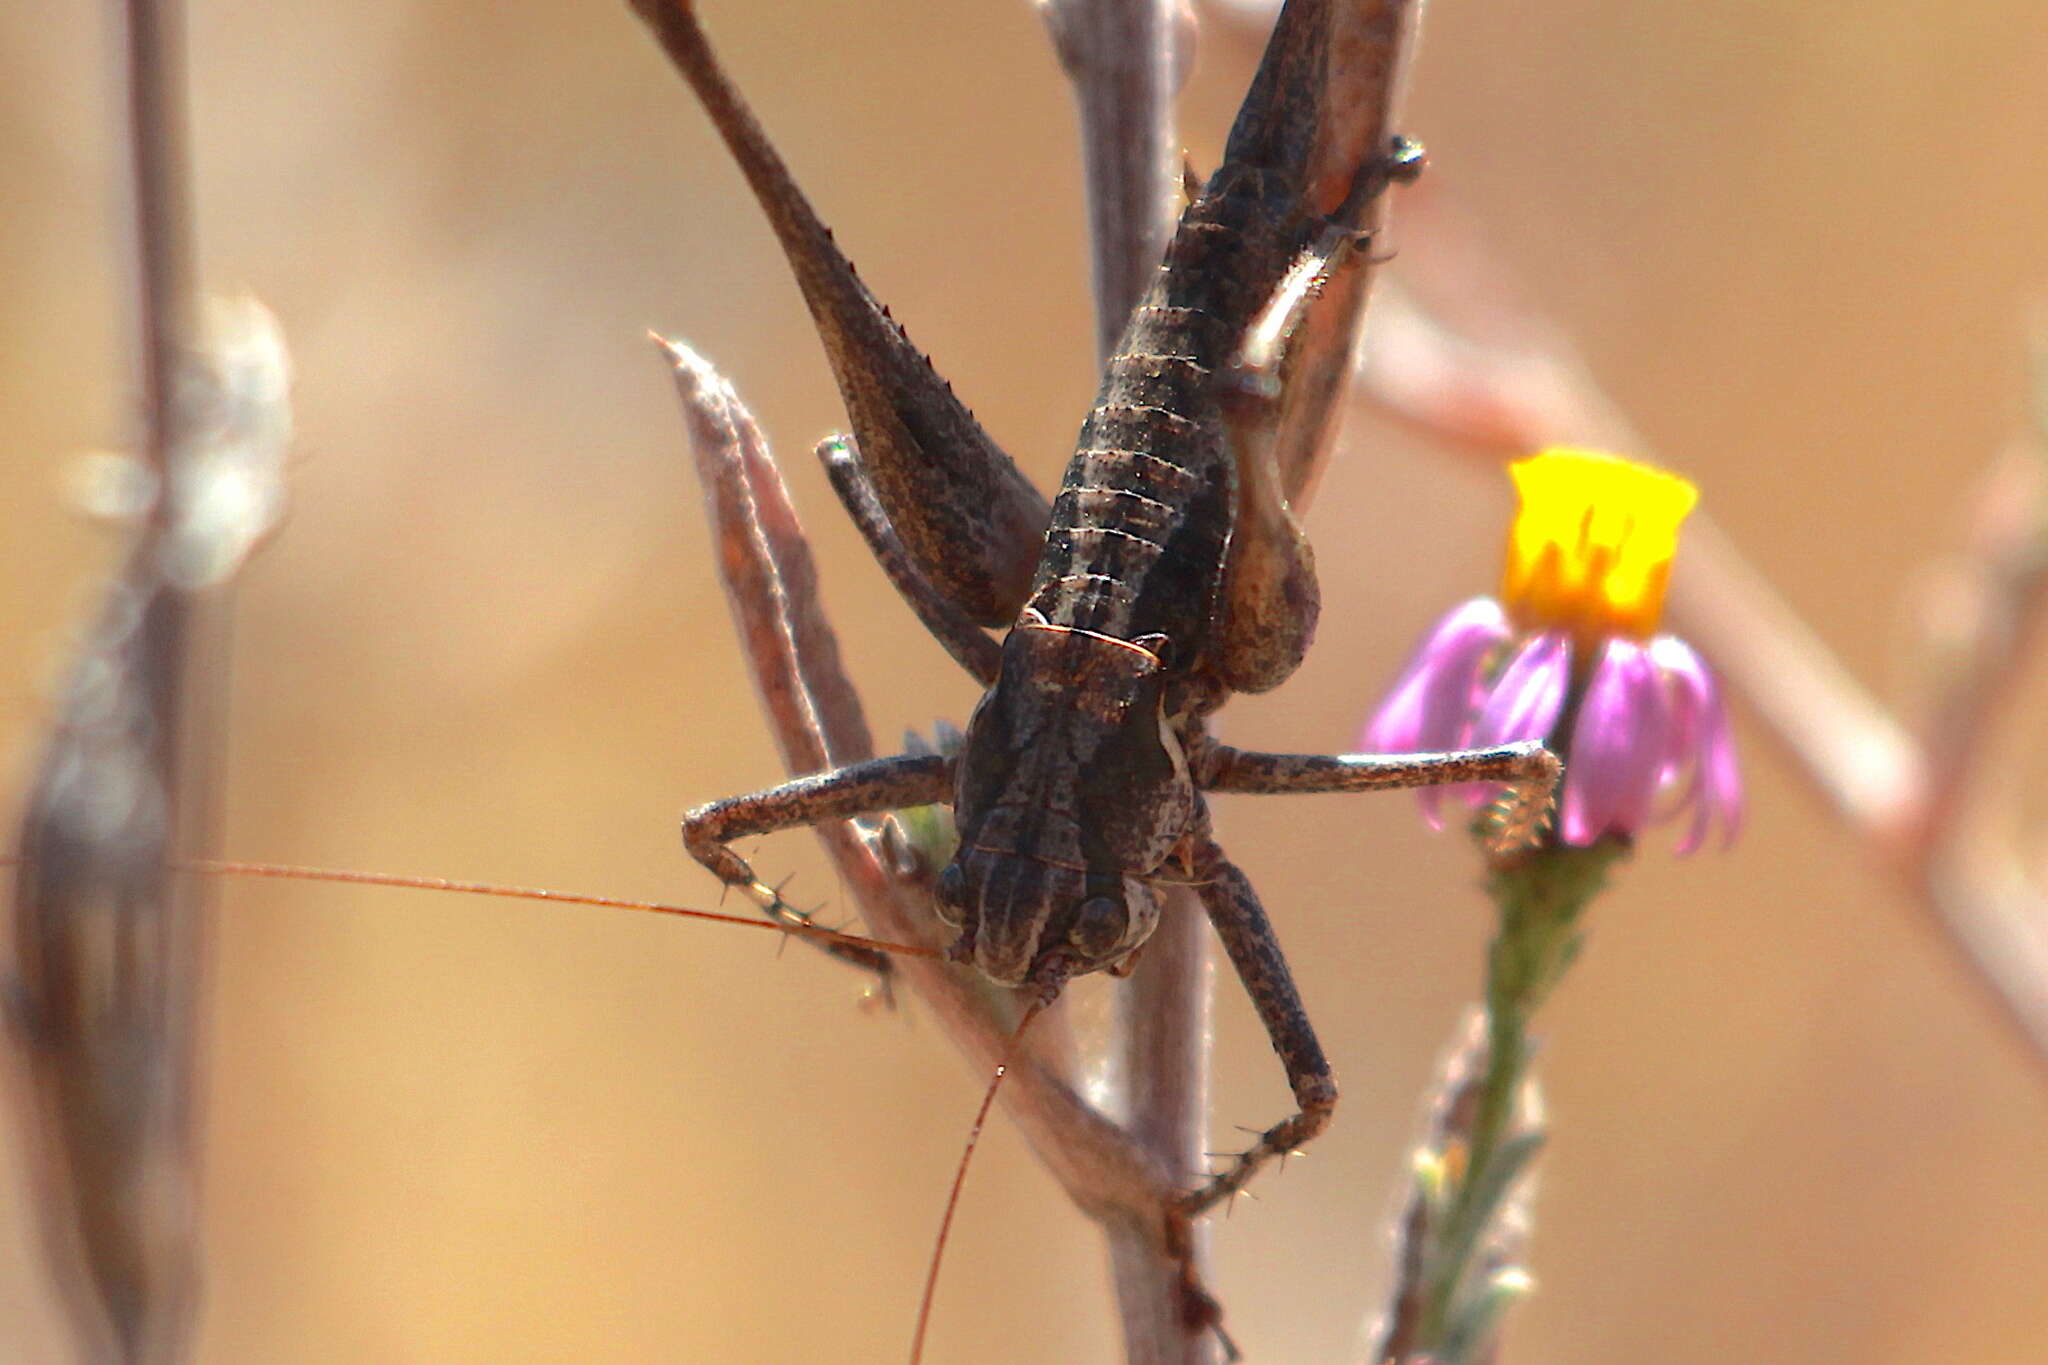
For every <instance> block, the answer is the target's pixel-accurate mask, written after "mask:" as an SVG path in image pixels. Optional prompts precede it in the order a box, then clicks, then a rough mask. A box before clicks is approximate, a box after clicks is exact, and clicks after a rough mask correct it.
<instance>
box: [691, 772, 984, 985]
mask: <svg viewBox="0 0 2048 1365" xmlns="http://www.w3.org/2000/svg"><path fill="white" fill-rule="evenodd" d="M953 771H954V760H953V759H951V758H949V757H947V756H946V755H944V754H899V755H897V756H896V757H894V758H876V759H869V760H868V761H867V762H865V763H852V764H848V765H847V766H846V767H844V768H835V769H833V770H832V771H831V772H824V773H813V774H811V775H810V776H808V777H799V778H797V779H795V780H794V781H790V782H784V783H782V784H781V785H779V786H774V787H770V788H768V789H767V790H765V791H758V792H753V793H750V794H749V795H746V796H730V797H727V798H726V799H725V800H723V801H713V802H711V803H709V804H708V805H703V806H699V807H697V808H696V809H695V810H693V811H690V812H688V813H687V814H685V815H684V816H683V845H684V847H686V848H688V849H689V850H690V856H691V857H693V858H695V859H696V860H697V861H698V862H700V863H702V864H704V866H706V867H708V868H710V869H711V872H712V875H714V876H716V877H717V878H718V879H719V880H720V881H722V882H724V883H725V884H726V885H727V886H736V887H738V888H740V889H741V890H742V891H744V892H746V893H747V895H748V896H749V897H750V898H752V900H753V901H754V903H755V904H757V905H759V906H760V907H761V910H762V912H763V913H765V914H766V915H767V916H768V917H769V918H770V919H772V920H775V921H777V922H778V923H783V924H788V923H801V924H808V923H809V922H810V917H809V916H808V915H806V914H805V913H804V912H803V911H801V910H798V909H796V908H795V907H794V906H792V905H790V904H789V903H788V902H787V901H785V900H783V899H782V895H781V893H780V892H779V891H777V890H776V889H775V888H774V887H772V886H769V885H767V884H766V883H765V882H763V881H762V880H761V879H760V878H759V877H757V876H755V875H754V869H753V868H752V867H750V866H748V864H747V860H746V859H744V858H742V857H741V856H740V855H739V854H737V853H735V852H733V851H732V849H731V848H730V847H728V845H730V844H731V843H732V842H733V841H734V840H735V839H744V838H746V837H747V836H748V835H750V834H772V833H774V832H776V831H777V830H785V829H797V828H800V827H802V826H807V825H818V824H823V823H824V822H826V821H828V820H850V819H852V818H854V817H855V816H859V815H875V814H878V813H880V812H882V811H891V810H903V809H906V808H908V807H911V806H932V805H938V804H939V803H941V802H946V801H951V800H952V799H953ZM825 951H827V952H829V953H831V954H832V955H833V956H834V957H837V958H840V959H841V960H843V961H847V962H851V963H853V964H854V965H856V966H859V967H862V968H864V969H866V970H869V971H876V972H885V971H886V967H885V966H884V964H883V963H882V961H881V960H880V959H879V958H878V957H877V955H875V954H873V953H871V952H869V951H867V950H865V949H862V948H857V947H851V946H848V945H843V944H834V945H832V946H831V947H828V948H827V949H826V950H825Z"/></svg>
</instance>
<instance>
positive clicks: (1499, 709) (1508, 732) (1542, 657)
mask: <svg viewBox="0 0 2048 1365" xmlns="http://www.w3.org/2000/svg"><path fill="white" fill-rule="evenodd" d="M1571 678H1572V643H1571V640H1570V638H1569V637H1567V636H1565V635H1562V634H1559V633H1558V632H1556V631H1545V632H1544V633H1543V634H1541V635H1534V636H1531V637H1530V638H1529V639H1528V640H1527V641H1525V642H1524V643H1523V645H1522V647H1521V648H1520V649H1519V650H1517V651H1515V657H1514V658H1512V659H1510V660H1508V666H1507V667H1506V668H1504V669H1502V670H1501V672H1500V677H1498V678H1496V679H1495V680H1494V683H1493V686H1492V687H1490V688H1489V689H1487V694H1486V704H1485V705H1484V706H1482V707H1481V708H1480V710H1479V716H1478V718H1477V719H1476V720H1474V721H1473V723H1472V728H1471V730H1470V732H1469V733H1468V735H1467V736H1466V737H1465V739H1464V741H1463V742H1464V743H1465V744H1467V745H1470V746H1471V747H1472V748H1475V749H1483V748H1486V747H1488V746H1490V745H1494V744H1513V743H1515V742H1516V741H1517V740H1524V739H1542V738H1544V737H1546V736H1547V735H1549V733H1550V729H1551V727H1552V726H1554V725H1556V724H1557V717H1558V713H1559V712H1560V711H1562V710H1563V709H1564V694H1565V688H1566V686H1567V685H1568V684H1569V683H1570V682H1571Z"/></svg>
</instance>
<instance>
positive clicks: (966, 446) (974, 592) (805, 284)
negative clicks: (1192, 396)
mask: <svg viewBox="0 0 2048 1365" xmlns="http://www.w3.org/2000/svg"><path fill="white" fill-rule="evenodd" d="M632 4H633V8H634V9H635V10H637V11H638V12H639V14H640V17H641V18H642V19H644V20H645V21H646V22H647V24H648V26H649V27H650V28H651V29H652V30H653V32H654V35H655V37H656V38H657V39H658V40H659V41H660V43H661V45H662V48H663V50H664V51H666V52H667V53H668V55H669V59H670V60H671V61H672V62H674V63H675V66H676V69H677V71H678V72H680V73H681V75H682V76H683V78H684V79H685V80H687V81H688V82H689V84H690V87H691V89H692V90H694V91H695V92H696V94H697V98H698V100H699V102H700V103H702V104H703V106H704V110H705V112H706V113H707V114H709V115H710V116H711V121H712V123H713V124H714V125H715V126H716V127H717V129H718V131H719V134H720V136H721V137H723V138H724V139H725V144H726V147H727V149H728V150H730V151H731V153H732V156H733V160H734V162H735V163H736V164H737V165H738V166H739V168H740V171H741V173H742V174H744V175H745V176H746V178H747V183H748V184H749V185H750V186H751V187H752V188H753V190H754V195H755V197H756V198H757V199H758V200H759V201H760V203H761V208H762V211H763V212H764V213H766V215H767V217H768V221H769V224H770V225H771V226H772V227H773V228H774V230H775V236H776V239H777V240H778V241H779V242H781V244H782V249H783V254H784V255H786V256H787V257H788V258H789V265H790V270H791V273H792V274H793V275H795V277H796V283H797V287H798V288H799V289H800V290H801V291H802V292H803V296H804V302H805V304H806V305H807V306H808V307H809V308H810V310H811V316H812V318H813V319H814V320H815V321H816V323H817V325H818V336H819V340H820V341H821V342H822V343H823V345H824V347H825V356H826V359H827V360H828V361H830V363H831V366H832V373H833V376H834V377H835V378H836V379H837V380H838V381H839V391H840V395H841V396H842V397H843V398H844V399H845V401H846V413H847V417H848V418H849V419H850V420H851V421H852V423H853V431H854V435H856V436H857V437H859V438H860V447H861V455H862V458H863V459H864V460H865V461H866V467H867V473H868V475H869V477H870V479H871V481H872V483H873V486H874V490H875V496H876V498H877V499H878V500H879V501H880V502H881V504H882V506H883V507H884V508H886V509H887V511H888V514H889V521H890V524H891V525H892V526H893V527H894V528H895V531H896V534H897V536H898V537H899V538H900V539H901V540H902V542H903V546H904V549H905V551H906V553H907V554H908V555H909V558H910V561H911V563H913V564H915V565H916V566H917V568H918V571H919V572H920V573H922V574H923V575H924V577H925V578H926V579H928V580H930V582H931V583H932V584H933V585H934V586H935V587H937V588H938V589H939V590H940V591H942V592H943V593H945V594H946V596H947V597H948V598H950V599H951V600H952V601H953V602H955V603H956V604H958V606H959V607H960V609H961V610H962V611H964V612H966V613H967V614H968V615H969V616H970V617H972V618H973V619H974V620H976V621H978V622H980V623H981V624H983V625H988V626H1000V625H1007V624H1009V622H1010V620H1011V619H1012V618H1013V617H1015V616H1016V614H1017V612H1018V610H1019V609H1020V608H1022V607H1023V605H1024V600H1025V598H1026V597H1028V596H1029V595H1030V592H1031V582H1032V572H1033V570H1034V569H1035V568H1036V566H1037V563H1038V549H1039V544H1040V542H1041V540H1042V539H1043V538H1044V535H1045V524H1046V520H1047V518H1048V517H1049V516H1050V515H1051V509H1050V508H1049V507H1048V506H1047V504H1046V501H1045V499H1044V497H1042V496H1041V495H1040V494H1039V492H1038V490H1037V489H1035V488H1033V487H1032V486H1031V482H1030V480H1028V479H1026V478H1025V477H1024V475H1023V474H1022V472H1020V471H1019V470H1018V468H1017V466H1016V465H1015V464H1014V463H1013V462H1012V461H1011V459H1010V457H1009V456H1008V455H1006V454H1004V453H1003V451H1002V449H1001V448H1000V447H998V446H997V445H996V443H995V442H994V441H993V440H992V439H990V437H989V435H988V433H987V432H986V431H984V430H983V429H982V427H981V424H980V423H979V422H977V421H976V420H975V418H974V414H973V413H971V412H969V411H968V410H967V406H966V405H965V404H964V403H962V402H961V401H960V400H959V399H958V398H956V397H955V396H954V394H953V390H952V388H951V387H950V386H949V385H948V384H947V383H946V382H945V381H944V380H943V379H941V378H939V376H938V374H937V373H936V372H935V371H934V370H933V369H932V367H931V364H930V362H929V361H927V360H926V359H925V357H924V355H923V353H922V352H920V351H919V350H918V349H917V348H916V347H915V346H913V345H912V344H911V342H910V339H909V338H908V337H907V336H905V335H904V333H903V329H902V328H901V327H899V326H898V325H897V324H896V321H895V319H894V318H892V317H890V316H889V313H888V310H886V309H885V308H883V307H882V305H881V304H880V303H878V302H877V301H876V299H875V297H874V295H873V294H871V293H869V292H868V287H867V286H866V285H865V284H863V283H862V282H861V279H860V277H859V276H858V275H857V274H855V273H854V269H853V265H852V263H851V262H850V261H848V260H847V259H846V257H845V255H844V254H842V253H841V252H840V250H839V248H838V247H837V246H836V245H835V244H834V243H833V241H832V234H831V233H830V232H828V231H827V230H826V228H825V225H824V223H823V222H821V221H820V220H819V218H818V215H817V214H816V212H815V211H814V210H813V209H812V208H811V204H810V201H809V200H807V199H806V198H805V197H804V194H803V192H802V191H801V190H800V189H798V188H797V185H796V182H795V180H794V179H792V178H791V176H790V173H789V168H788V167H787V166H785V165H784V164H783V161H782V158H781V156H780V155H778V154H777V153H776V151H775V148H774V146H773V145H772V144H770V142H769V141H768V137H767V134H766V133H764V132H763V131H762V130H761V126H760V124H759V123H757V122H756V121H755V119H754V116H753V114H752V112H750V111H749V110H748V108H747V106H746V102H745V101H744V100H742V99H741V98H740V94H739V91H738V90H737V89H735V88H734V86H733V84H732V81H731V80H730V79H729V78H728V77H727V75H726V74H725V71H724V69H723V68H722V67H720V66H719V64H718V60H717V58H716V57H715V56H713V54H712V51H711V46H710V44H709V43H708V42H707V41H706V40H705V37H704V31H703V29H702V28H700V27H699V26H698V23H697V17H696V15H695V14H694V13H693V12H692V7H691V4H690V3H689V0H632Z"/></svg>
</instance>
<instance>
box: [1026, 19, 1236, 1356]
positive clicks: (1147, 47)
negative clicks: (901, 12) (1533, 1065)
mask: <svg viewBox="0 0 2048 1365" xmlns="http://www.w3.org/2000/svg"><path fill="white" fill-rule="evenodd" d="M1042 9H1043V12H1044V14H1045V18H1046V22H1047V24H1048V26H1049V27H1050V28H1051V30H1052V34H1053V40H1054V45H1055V47H1056V48H1057V50H1058V52H1059V57H1060V61H1061V64H1062V65H1063V66H1064V67H1065V68H1066V71H1067V74H1068V76H1069V78H1070V79H1071V80H1072V82H1073V86H1074V94H1075V99H1076V102H1077V103H1078V105H1079V108H1080V115H1081V141H1082V160H1083V163H1084V167H1085V170H1086V176H1087V185H1088V225H1089V240H1090V243H1091V247H1092V254H1093V259H1094V280H1095V321H1096V350H1097V359H1098V360H1106V359H1107V358H1108V357H1109V355H1110V354H1111V353H1112V352H1113V351H1114V350H1115V347H1116V344H1117V341H1118V339H1119V338H1120V337H1121V336H1122V334H1123V330H1124V324H1125V322H1126V321H1127V320H1128V319H1129V317H1130V314H1131V310H1132V309H1133V308H1134V307H1136V306H1137V303H1138V299H1139V297H1140V296H1141V295H1142V294H1143V293H1144V292H1145V289H1146V288H1147V286H1148V285H1149V284H1150V282H1151V278H1152V275H1153V272H1154V271H1155V270H1156V269H1157V268H1158V263H1159V257H1160V253H1161V252H1162V251H1163V250H1164V249H1165V246H1166V240H1167V238H1168V237H1169V236H1170V235H1171V233H1172V231H1173V220H1174V213H1173V203H1174V194H1175V190H1176V188H1177V186H1178V183H1179V177H1178V175H1177V173H1176V168H1175V164H1174V152H1175V150H1176V147H1177V139H1176V136H1175V133H1174V117H1173V96H1174V93H1175V90H1176V89H1177V87H1178V85H1179V78H1180V73H1181V72H1183V71H1185V70H1186V67H1187V63H1188V57H1189V53H1188V51H1187V49H1188V48H1189V47H1190V46H1191V45H1192V41H1193V26H1192V22H1191V20H1190V19H1189V17H1188V15H1187V13H1186V11H1185V8H1184V6H1183V5H1182V4H1181V3H1179V0H1045V3H1044V4H1043V5H1042ZM1208 934H1209V931H1208V923H1207V918H1206V916H1205V915H1204V914H1203V912H1202V907H1201V902H1200V901H1199V900H1198V899H1196V897H1195V895H1194V894H1193V893H1192V892H1191V891H1189V890H1187V889H1186V888H1185V887H1176V888H1173V889H1172V890H1171V891H1170V892H1169V893H1168V896H1167V906H1166V913H1165V914H1164V915H1163V916H1162V917H1161V919H1160V924H1159V928H1158V930H1157V931H1156V932H1154V934H1153V936H1152V938H1151V940H1150V941H1149V942H1148V943H1147V944H1146V945H1145V951H1144V953H1143V954H1142V955H1141V956H1140V958H1139V960H1138V966H1137V970H1136V971H1135V972H1134V973H1133V974H1132V975H1131V978H1130V979H1129V980H1128V981H1126V982H1125V983H1124V984H1123V986H1122V988H1121V989H1120V990H1119V991H1118V993H1117V1015H1116V1024H1115V1032H1114V1036H1113V1038H1112V1041H1111V1048H1112V1055H1111V1057H1110V1059H1109V1065H1110V1074H1111V1077H1112V1089H1113V1095H1114V1099H1113V1103H1114V1104H1115V1106H1116V1109H1117V1113H1118V1117H1119V1118H1120V1120H1121V1121H1122V1122H1123V1124H1124V1126H1125V1128H1126V1129H1127V1130H1128V1131H1129V1132H1130V1134H1131V1137H1132V1139H1133V1140H1134V1141H1136V1142H1137V1143H1138V1145H1139V1146H1140V1147H1141V1148H1142V1149H1143V1150H1144V1151H1145V1152H1146V1154H1147V1155H1148V1156H1149V1157H1151V1158H1152V1160H1154V1161H1155V1162H1157V1163H1158V1165H1159V1167H1160V1169H1162V1170H1163V1171H1165V1172H1166V1173H1167V1176H1168V1178H1169V1179H1170V1180H1171V1181H1172V1182H1173V1184H1174V1185H1175V1187H1176V1188H1179V1189H1192V1188H1193V1187H1194V1186H1195V1185H1196V1184H1198V1183H1199V1179H1200V1175H1201V1173H1202V1160H1203V1157H1202V1153H1203V1150H1204V1148H1205V1147H1206V1146H1207V1143H1206V1141H1205V1138H1206V1135H1207V1131H1208V1119H1209V1033H1210V1026H1209V1013H1210V1000H1211V994H1212V991H1211V984H1212V971H1211V967H1210V960H1209V938H1208ZM1102 1227H1103V1235H1104V1237H1105V1238H1107V1240H1108V1243H1109V1256H1110V1270H1111V1275H1112V1278H1113V1281H1114V1283H1115V1287H1116V1295H1117V1311H1118V1316H1119V1318H1120V1320H1121V1322H1122V1326H1123V1334H1124V1352H1125V1356H1126V1358H1127V1359H1128V1360H1131V1361H1134V1362H1135V1361H1145V1362H1160V1363H1161V1365H1165V1363H1166V1362H1187V1363H1188V1365H1200V1362H1205V1361H1209V1360H1213V1359H1215V1358H1216V1356H1217V1353H1218V1344H1217V1343H1216V1342H1215V1341H1214V1339H1213V1337H1212V1336H1211V1335H1210V1334H1208V1333H1203V1332H1199V1331H1196V1332H1191V1331H1190V1330H1189V1327H1188V1324H1187V1321H1186V1313H1185V1310H1184V1307H1183V1304H1182V1297H1183V1296H1182V1293H1181V1281H1182V1278H1183V1276H1184V1275H1185V1274H1186V1273H1187V1268H1188V1267H1187V1262H1188V1261H1189V1260H1192V1261H1193V1262H1194V1263H1195V1264H1199V1262H1200V1260H1201V1255H1202V1242H1203V1240H1204V1239H1203V1238H1202V1237H1201V1236H1200V1234H1199V1232H1198V1231H1195V1230H1190V1233H1189V1241H1188V1244H1187V1245H1186V1246H1185V1247H1184V1248H1180V1249H1177V1251H1178V1254H1176V1249H1167V1250H1166V1251H1165V1252H1164V1253H1162V1248H1160V1246H1159V1245H1158V1242H1157V1238H1156V1233H1155V1232H1154V1230H1152V1229H1149V1228H1146V1227H1143V1226H1141V1225H1136V1224H1133V1223H1132V1222H1130V1221H1129V1220H1128V1219H1123V1218H1111V1219H1106V1220H1104V1221H1103V1224H1102Z"/></svg>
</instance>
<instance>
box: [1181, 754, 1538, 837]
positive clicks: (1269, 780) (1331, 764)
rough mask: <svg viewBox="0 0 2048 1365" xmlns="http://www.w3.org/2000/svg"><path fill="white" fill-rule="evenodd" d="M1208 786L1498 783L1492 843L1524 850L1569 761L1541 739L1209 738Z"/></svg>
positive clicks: (1201, 764) (1204, 763)
mask: <svg viewBox="0 0 2048 1365" xmlns="http://www.w3.org/2000/svg"><path fill="white" fill-rule="evenodd" d="M1189 765H1190V767H1191V769H1192V770H1193V772H1194V777H1195V782H1196V784H1197V785H1198V786H1200V787H1201V788H1202V789H1203V790H1204V791H1217V792H1261V793H1268V794H1276V793H1283V792H1363V791H1385V790H1388V789H1392V788H1402V787H1434V786H1442V785H1446V784H1450V783H1459V782H1500V783H1505V784H1507V786H1508V789H1509V799H1508V801H1507V804H1506V806H1505V807H1504V808H1503V809H1502V810H1501V812H1500V813H1499V816H1498V820H1499V824H1498V827H1497V828H1496V829H1495V831H1494V833H1493V836H1492V842H1493V844H1494V846H1495V847H1496V848H1499V849H1503V850H1505V849H1513V848H1519V847H1521V846H1523V845H1525V844H1528V843H1530V842H1531V841H1532V840H1534V839H1535V837H1536V835H1537V834H1538V833H1540V832H1541V830H1542V827H1543V822H1544V820H1545V819H1546V817H1547V816H1548V815H1549V813H1550V808H1551V804H1552V802H1553V800H1554V798H1555V797H1556V795H1557V786H1558V783H1560V782H1562V781H1563V780H1564V764H1563V763H1561V762H1560V761H1559V760H1558V757H1557V755H1556V754H1553V753H1552V752H1550V750H1548V749H1546V748H1544V747H1543V745H1542V744H1541V743H1539V742H1537V741H1536V740H1525V741H1522V742H1521V743H1517V744H1499V745H1495V746H1494V747H1492V748H1490V749H1452V750H1449V751H1447V752H1444V753H1434V754H1269V753H1258V752H1255V751H1253V750H1249V749H1237V748H1233V747H1231V746H1230V745H1228V744H1217V743H1214V742H1208V743H1204V744H1203V745H1202V746H1201V748H1200V749H1198V750H1197V751H1196V752H1195V753H1194V754H1193V755H1192V756H1191V757H1190V759H1189Z"/></svg>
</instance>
